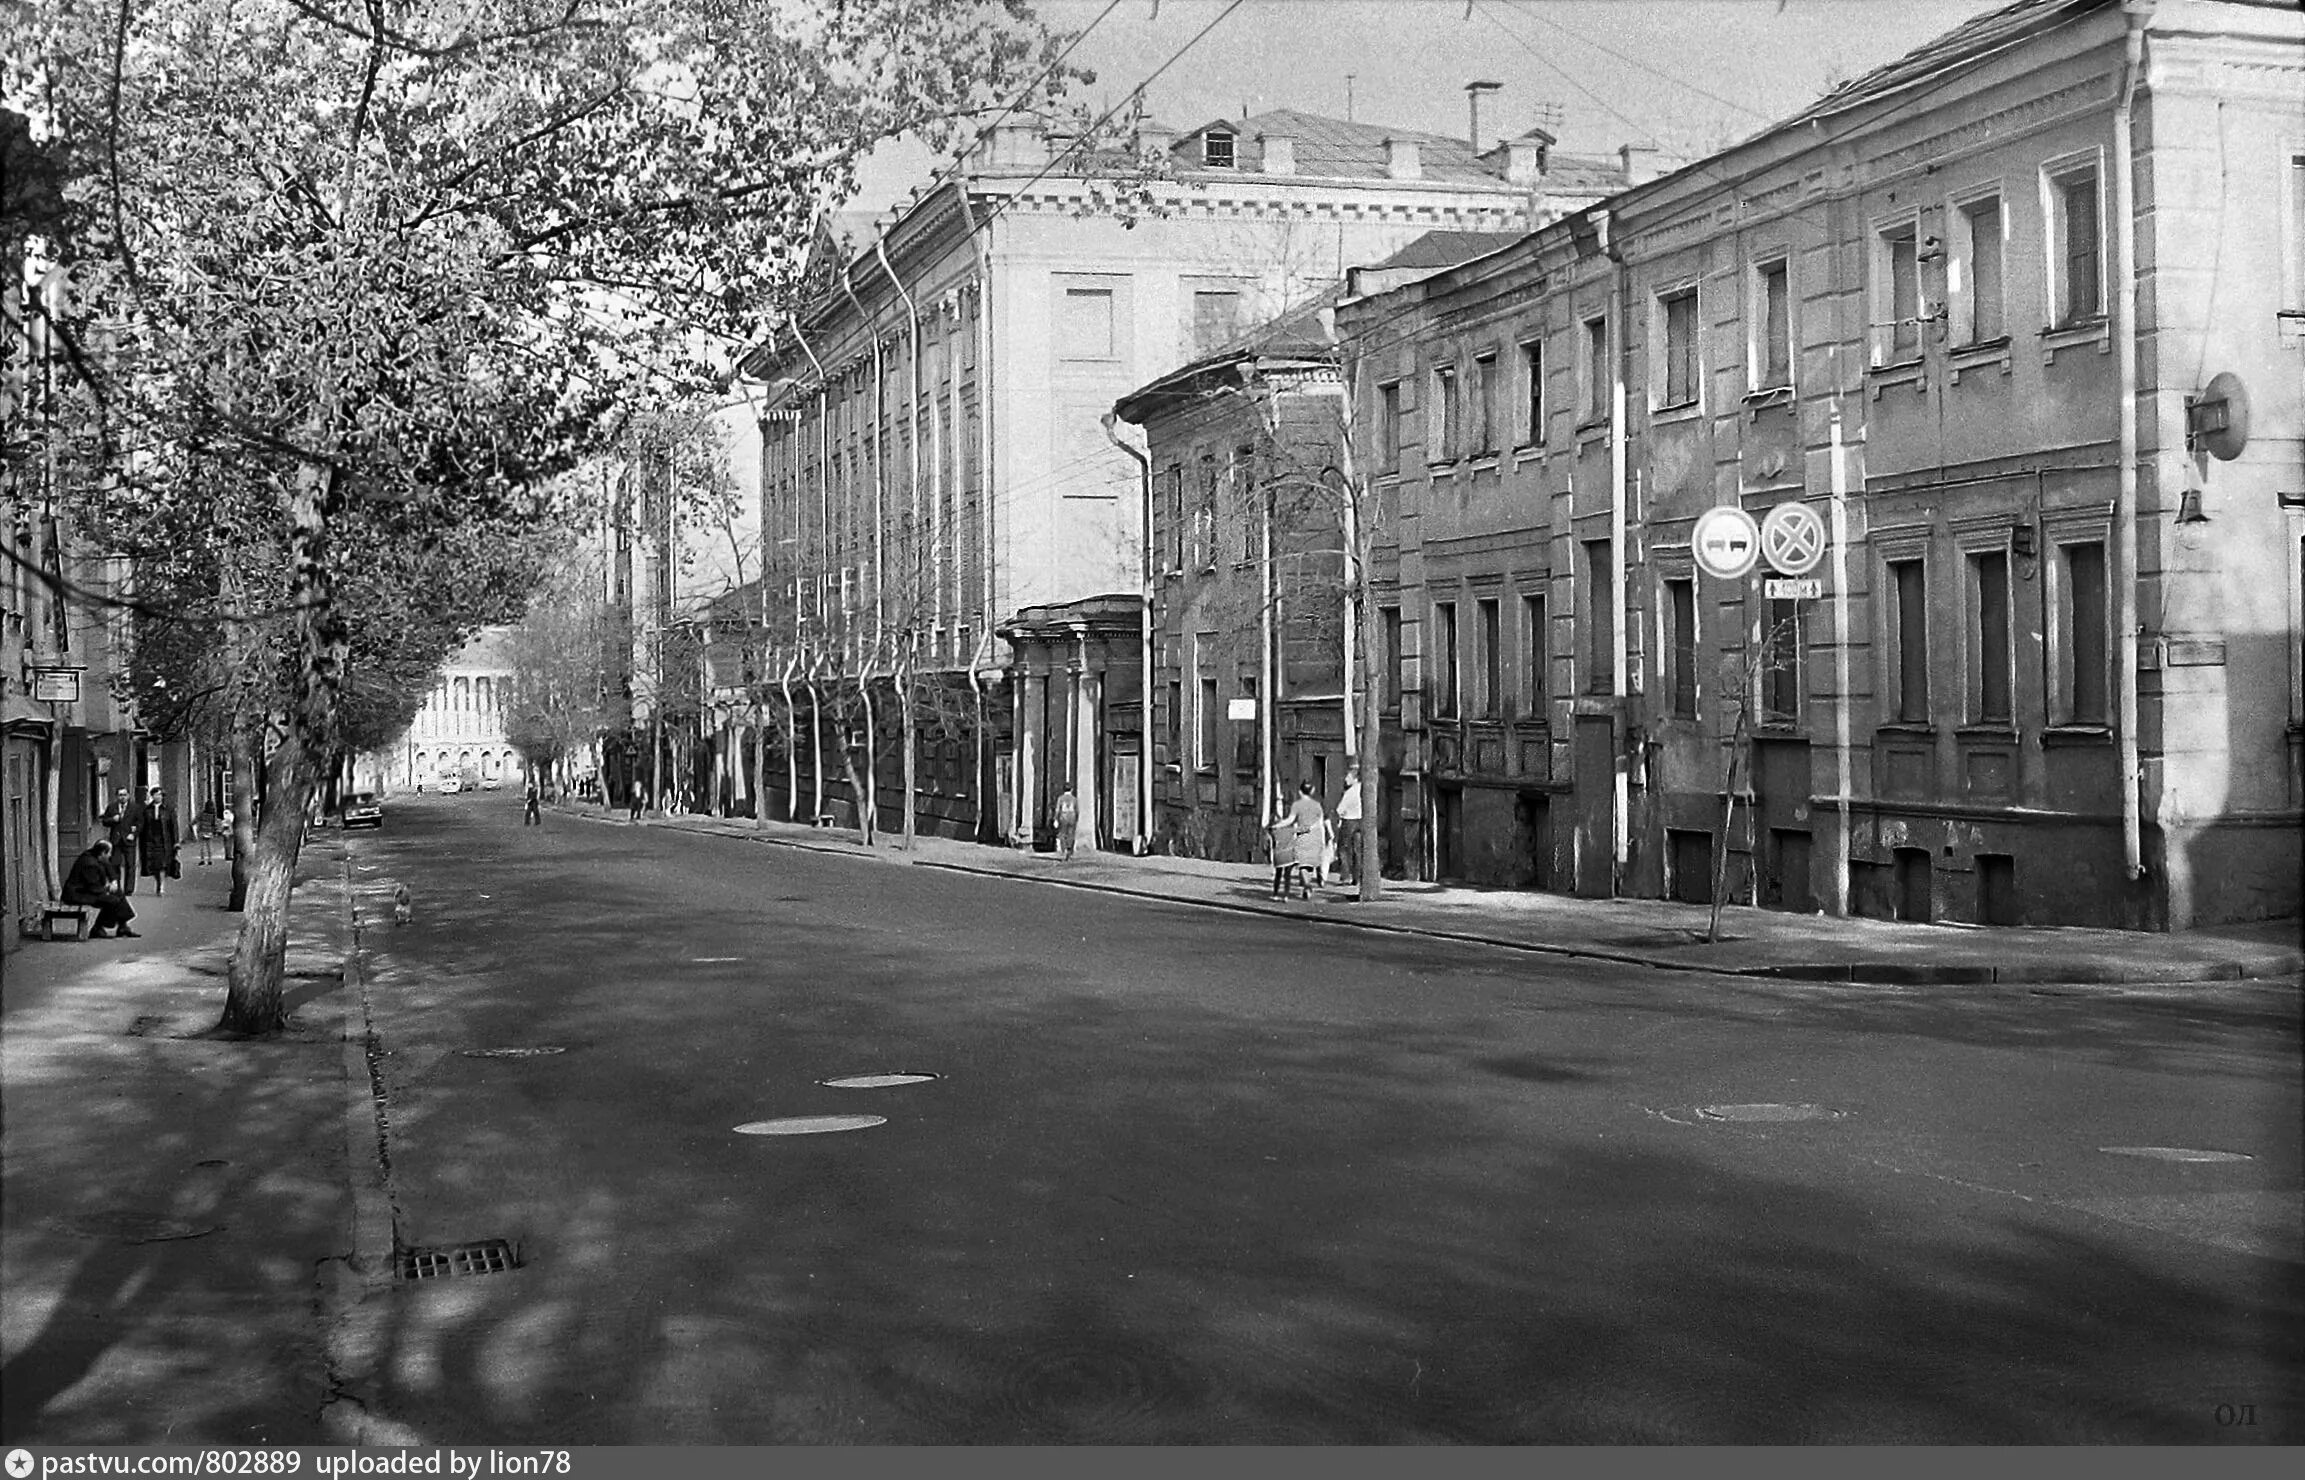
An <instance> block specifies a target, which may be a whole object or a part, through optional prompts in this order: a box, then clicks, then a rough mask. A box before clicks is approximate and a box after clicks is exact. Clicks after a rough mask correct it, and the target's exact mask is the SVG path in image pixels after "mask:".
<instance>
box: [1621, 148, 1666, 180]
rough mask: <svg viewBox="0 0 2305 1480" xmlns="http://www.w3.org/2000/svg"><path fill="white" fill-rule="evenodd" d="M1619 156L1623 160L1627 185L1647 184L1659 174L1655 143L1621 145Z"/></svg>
mask: <svg viewBox="0 0 2305 1480" xmlns="http://www.w3.org/2000/svg"><path fill="white" fill-rule="evenodd" d="M1617 158H1618V159H1619V160H1620V161H1622V162H1623V165H1624V173H1625V184H1626V185H1627V186H1633V185H1646V184H1648V183H1649V182H1650V181H1651V180H1654V179H1655V178H1657V175H1658V174H1659V170H1658V168H1657V146H1656V145H1654V144H1623V145H1619V146H1618V148H1617Z"/></svg>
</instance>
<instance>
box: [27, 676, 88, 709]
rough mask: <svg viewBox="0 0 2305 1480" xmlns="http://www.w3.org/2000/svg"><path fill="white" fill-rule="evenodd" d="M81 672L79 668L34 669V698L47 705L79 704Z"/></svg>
mask: <svg viewBox="0 0 2305 1480" xmlns="http://www.w3.org/2000/svg"><path fill="white" fill-rule="evenodd" d="M80 672H81V670H79V669H77V668H35V669H33V670H32V697H33V698H34V699H36V700H39V701H41V702H42V703H47V704H77V703H79V702H80Z"/></svg>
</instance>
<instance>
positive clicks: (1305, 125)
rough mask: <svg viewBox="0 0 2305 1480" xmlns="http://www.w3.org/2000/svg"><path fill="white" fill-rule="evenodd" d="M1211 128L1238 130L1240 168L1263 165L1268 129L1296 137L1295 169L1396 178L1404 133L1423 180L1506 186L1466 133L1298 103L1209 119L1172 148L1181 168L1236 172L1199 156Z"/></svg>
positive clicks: (1305, 172)
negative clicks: (1389, 150)
mask: <svg viewBox="0 0 2305 1480" xmlns="http://www.w3.org/2000/svg"><path fill="white" fill-rule="evenodd" d="M1211 129H1221V130H1223V131H1224V132H1226V133H1230V134H1233V135H1235V136H1237V138H1238V140H1239V142H1238V143H1237V144H1236V145H1235V146H1234V151H1233V158H1234V160H1235V161H1236V165H1235V169H1237V170H1241V171H1248V172H1255V171H1259V170H1262V169H1263V168H1264V145H1263V144H1262V143H1261V142H1259V141H1260V140H1261V139H1262V138H1263V137H1264V136H1266V135H1274V136H1278V137H1284V138H1288V139H1293V140H1294V141H1295V142H1296V172H1297V173H1298V174H1300V175H1313V176H1319V177H1323V178H1327V179H1358V180H1386V179H1391V178H1392V175H1391V173H1390V172H1389V171H1387V170H1386V168H1385V141H1386V140H1387V139H1400V140H1405V141H1413V142H1414V143H1416V144H1417V145H1418V149H1417V177H1418V178H1419V179H1421V180H1426V181H1430V182H1435V183H1438V184H1444V185H1449V184H1456V185H1496V186H1502V185H1504V183H1505V182H1504V179H1503V177H1502V176H1501V175H1500V174H1499V173H1498V172H1497V171H1496V170H1494V169H1491V168H1490V167H1489V166H1487V165H1484V164H1482V163H1481V161H1480V159H1479V157H1478V156H1477V155H1475V154H1474V152H1473V146H1472V145H1471V143H1469V142H1468V141H1466V140H1464V139H1462V138H1455V137H1451V136H1449V135H1446V134H1428V133H1421V132H1419V131H1417V130H1416V129H1407V128H1394V127H1391V126H1390V125H1387V124H1381V123H1348V122H1346V121H1345V120H1344V119H1341V118H1324V117H1322V116H1321V115H1320V114H1318V113H1300V112H1298V111H1297V110H1296V109H1294V108H1275V109H1273V110H1272V111H1271V112H1269V113H1257V114H1252V115H1251V116H1249V117H1247V118H1213V119H1210V120H1209V121H1208V122H1207V123H1204V124H1202V125H1201V126H1200V127H1198V128H1196V129H1194V130H1192V131H1191V132H1190V133H1188V134H1186V135H1185V137H1184V138H1182V139H1180V140H1178V141H1177V145H1176V148H1175V150H1173V151H1172V152H1174V153H1177V154H1178V155H1179V158H1178V166H1179V172H1180V173H1184V174H1211V175H1227V174H1232V173H1234V171H1233V170H1223V169H1213V170H1212V169H1209V168H1208V167H1207V166H1205V165H1203V164H1201V163H1200V162H1199V161H1200V151H1199V148H1198V141H1199V140H1200V139H1201V137H1202V136H1204V135H1205V134H1207V133H1208V132H1209V131H1210V130H1211Z"/></svg>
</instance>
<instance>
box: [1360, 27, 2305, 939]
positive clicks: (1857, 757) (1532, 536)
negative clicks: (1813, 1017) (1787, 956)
mask: <svg viewBox="0 0 2305 1480" xmlns="http://www.w3.org/2000/svg"><path fill="white" fill-rule="evenodd" d="M1339 323H1340V328H1341V332H1342V333H1343V336H1344V339H1345V342H1346V343H1347V345H1348V346H1350V347H1351V355H1352V357H1351V362H1350V365H1349V373H1350V376H1351V379H1352V383H1353V389H1354V394H1355V395H1356V397H1357V398H1358V401H1357V405H1358V414H1359V416H1360V418H1361V420H1362V424H1363V425H1366V426H1370V427H1372V428H1373V429H1374V431H1375V433H1376V437H1377V441H1378V457H1377V462H1378V471H1377V473H1376V475H1375V479H1374V495H1375V502H1376V504H1377V506H1378V510H1379V515H1380V517H1379V522H1378V525H1377V528H1378V531H1379V535H1380V539H1381V541H1382V547H1381V549H1380V551H1379V555H1378V562H1379V564H1378V571H1379V575H1380V578H1381V595H1380V601H1381V603H1382V604H1383V606H1384V611H1383V613H1382V618H1383V625H1384V629H1385V631H1386V632H1387V633H1388V634H1390V637H1391V640H1390V642H1389V644H1388V647H1389V651H1388V652H1387V653H1386V655H1385V658H1386V666H1387V667H1388V669H1389V670H1390V672H1391V674H1392V678H1391V680H1390V681H1389V682H1388V683H1387V692H1386V694H1385V695H1384V696H1383V699H1382V703H1383V705H1384V706H1385V717H1386V758H1385V769H1386V795H1385V797H1384V798H1383V803H1382V807H1381V809H1380V812H1379V815H1378V818H1377V822H1376V825H1378V826H1380V827H1383V828H1385V829H1386V830H1387V833H1388V836H1389V837H1390V838H1391V839H1392V841H1393V842H1394V843H1395V844H1396V845H1397V847H1398V848H1399V849H1400V850H1401V854H1400V855H1396V856H1401V855H1405V856H1406V857H1408V858H1409V859H1411V860H1413V867H1412V869H1411V872H1417V873H1423V874H1426V875H1428V876H1433V875H1437V876H1439V877H1443V878H1458V879H1465V880H1469V881H1478V882H1488V883H1498V884H1509V885H1521V886H1527V887H1536V888H1549V889H1558V890H1566V891H1573V892H1576V893H1579V894H1584V895H1591V896H1596V897H1598V896H1608V895H1613V894H1632V895H1644V896H1667V897H1672V898H1678V899H1684V900H1692V901H1702V900H1706V899H1709V898H1710V896H1711V891H1712V890H1713V888H1714V887H1715V884H1714V880H1715V877H1716V874H1715V868H1714V848H1715V844H1716V841H1717V840H1719V839H1721V838H1722V837H1723V836H1724V835H1725V837H1726V842H1727V849H1728V854H1729V860H1728V861H1729V868H1728V870H1727V875H1726V887H1727V888H1728V889H1729V891H1730V892H1731V897H1732V898H1736V899H1739V900H1748V899H1749V900H1752V901H1753V902H1756V903H1758V904H1760V905H1762V906H1764V907H1769V908H1780V909H1787V910H1809V909H1822V910H1826V911H1831V912H1848V913H1855V914H1867V915H1880V916H1894V917H1899V918H1912V919H1943V920H1956V921H1971V922H1978V923H1984V924H2019V923H2022V924H2051V923H2070V924H2090V925H2114V926H2123V927H2130V928H2145V929H2176V928H2184V927H2187V926H2191V925H2196V924H2205V923H2211V922H2217V921H2230V920H2243V919H2254V918H2268V917H2279V916H2282V915H2287V914H2294V913H2295V912H2296V911H2297V909H2298V904H2299V888H2298V875H2299V845H2298V840H2299V824H2300V798H2301V795H2305V780H2301V775H2305V772H2301V766H2300V740H2301V736H2305V642H2301V638H2300V632H2301V626H2305V624H2301V620H2300V610H2301V596H2300V588H2301V582H2305V405H2301V402H2305V15H2301V14H2300V13H2299V12H2298V10H2297V9H2296V8H2295V7H2294V6H2288V5H2271V4H2251V3H2238V0H2166V3H2161V4H2158V5H2151V6H2147V5H2132V6H2126V7H2125V6H2122V5H2119V4H2112V3H2090V0H2027V3H2023V4H2018V5H2013V6H2010V7H2007V8H2005V9H2003V10H1999V11H1995V12H1992V13H1990V14H1987V15H1984V16H1981V17H1979V18H1977V19H1976V20H1974V21H1972V22H1970V23H1968V24H1966V25H1964V26H1962V27H1960V28H1958V29H1956V30H1954V31H1952V32H1950V33H1948V34H1947V35H1945V36H1943V37H1941V38H1939V39H1938V40H1936V41H1935V42H1932V43H1931V44H1929V45H1928V46H1926V47H1923V48H1921V49H1920V50H1918V51H1916V52H1914V53H1913V54H1911V55H1909V56H1907V57H1905V58H1903V59H1901V60H1899V61H1897V62H1895V63H1892V64H1890V65H1889V66H1887V67H1884V68H1882V69H1880V70H1879V71H1877V72H1874V73H1872V74H1870V75H1868V76H1866V77H1864V78H1861V79H1859V80H1857V81H1855V82H1853V83H1851V84H1848V85H1846V86H1844V87H1842V88H1841V89H1839V90H1837V91H1835V92H1834V93H1832V94H1830V95H1829V96H1827V97H1826V98H1824V99H1823V100H1821V101H1820V102H1819V103H1818V104H1816V105H1815V106H1814V107H1812V108H1810V109H1809V110H1807V111H1806V112H1804V113H1802V114H1800V115H1799V116H1797V117H1795V118H1793V119H1791V120H1789V121H1787V122H1786V123H1784V124H1781V125H1778V126H1776V127H1773V128H1771V129H1769V130H1767V131H1765V132H1763V133H1761V134H1759V135H1758V136H1756V137H1754V138H1753V139H1751V140H1748V141H1747V142H1745V143H1744V144H1741V145H1739V146H1737V147H1735V148H1733V149H1730V150H1728V151H1726V152H1725V153H1722V154H1720V155H1718V156H1715V157H1713V158H1710V159H1706V160H1704V161H1701V162H1699V163H1697V164H1695V165H1693V166H1690V167H1688V168H1685V169H1682V170H1678V171H1676V172H1674V173H1672V174H1670V175H1667V176H1665V177H1664V178H1662V179H1659V180H1657V181H1654V182H1651V183H1648V184H1645V185H1641V186H1637V187H1635V188H1632V189H1629V190H1626V191H1624V192H1623V193H1621V194H1619V195H1617V196H1615V197H1613V198H1611V199H1610V200H1608V201H1606V202H1603V203H1602V204H1599V205H1596V206H1594V207H1592V208H1590V209H1587V210H1584V211H1580V212H1577V213H1576V214H1574V215H1572V216H1569V217H1567V218H1565V219H1562V220H1560V221H1556V222H1553V223H1550V224H1548V225H1545V226H1543V227H1541V228H1540V229H1538V230H1537V231H1536V232H1535V233H1534V234H1532V235H1531V236H1529V237H1528V238H1526V239H1525V240H1523V241H1521V242H1519V243H1517V244H1515V245H1514V246H1512V247H1510V248H1507V249H1506V250H1503V251H1501V252H1496V253H1493V254H1491V255H1489V256H1487V257H1484V258H1481V259H1479V260H1477V261H1474V262H1471V263H1468V264H1466V265H1464V266H1461V267H1457V268H1454V269H1452V270H1449V271H1446V272H1442V273H1440V274H1437V275H1434V276H1430V277H1427V278H1425V279H1423V280H1421V281H1418V282H1415V283H1411V284H1408V285H1406V286H1403V287H1400V288H1397V289H1395V290H1393V291H1390V292H1386V293H1380V294H1374V295H1370V296H1367V297H1363V298H1361V299H1358V300H1356V301H1353V302H1349V303H1347V304H1346V305H1344V306H1343V307H1342V308H1341V309H1340V312H1339ZM2244 423H2245V426H2244ZM1789 502H1800V503H1804V504H1807V505H1808V506H1809V507H1810V508H1811V509H1812V510H1813V511H1814V512H1815V513H1816V514H1817V515H1818V516H1819V520H1820V522H1821V523H1822V524H1823V526H1824V527H1825V528H1826V529H1827V530H1828V531H1835V532H1838V533H1839V534H1840V535H1841V538H1838V539H1831V540H1828V547H1827V550H1826V555H1825V558H1824V560H1823V561H1822V562H1821V563H1820V565H1819V566H1818V567H1817V568H1816V570H1815V571H1814V572H1812V576H1811V578H1812V579H1814V580H1816V581H1817V582H1818V587H1819V594H1818V595H1817V596H1816V597H1815V598H1813V599H1811V598H1805V597H1802V596H1799V595H1792V596H1790V597H1789V598H1788V599H1781V600H1777V599H1770V597H1769V596H1768V594H1767V588H1766V587H1765V586H1764V584H1763V582H1764V579H1765V578H1766V577H1767V576H1768V575H1770V574H1771V572H1770V571H1769V570H1768V568H1767V567H1766V566H1765V565H1764V566H1763V567H1762V568H1761V569H1759V570H1757V571H1755V572H1753V573H1752V574H1751V575H1749V576H1746V577H1743V578H1737V579H1723V578H1721V577H1718V576H1715V575H1712V574H1709V573H1707V572H1706V571H1705V570H1704V569H1703V568H1702V566H1701V564H1700V562H1699V560H1698V558H1697V557H1698V554H1699V552H1698V551H1697V550H1695V549H1694V548H1693V547H1692V533H1693V530H1694V528H1695V524H1696V521H1697V519H1698V517H1699V516H1700V515H1702V514H1703V513H1704V512H1705V511H1707V510H1708V509H1712V508H1715V507H1718V506H1732V507H1737V508H1741V509H1743V510H1745V511H1747V512H1748V513H1749V514H1750V515H1752V516H1753V517H1754V518H1755V519H1761V518H1764V517H1766V515H1767V514H1768V513H1769V511H1770V510H1772V509H1774V508H1776V507H1777V506H1778V505H1780V504H1785V503H1789ZM1748 741H1749V746H1748V744H1747V742H1748ZM1732 758H1733V759H1734V762H1735V770H1734V772H1733V773H1732V772H1730V771H1729V769H1728V765H1729V763H1730V761H1731V759H1732ZM1724 818H1726V826H1725V827H1724Z"/></svg>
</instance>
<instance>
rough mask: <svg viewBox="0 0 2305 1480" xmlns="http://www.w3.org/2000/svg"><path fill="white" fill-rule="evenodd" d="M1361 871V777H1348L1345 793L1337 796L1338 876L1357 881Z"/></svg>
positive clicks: (1348, 881)
mask: <svg viewBox="0 0 2305 1480" xmlns="http://www.w3.org/2000/svg"><path fill="white" fill-rule="evenodd" d="M1360 873H1361V778H1360V777H1359V776H1357V775H1355V776H1350V777H1348V778H1346V781H1345V794H1344V795H1343V796H1341V797H1338V798H1337V878H1338V879H1339V880H1340V881H1342V882H1344V883H1347V884H1351V883H1355V882H1357V881H1358V880H1359V879H1360Z"/></svg>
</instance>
